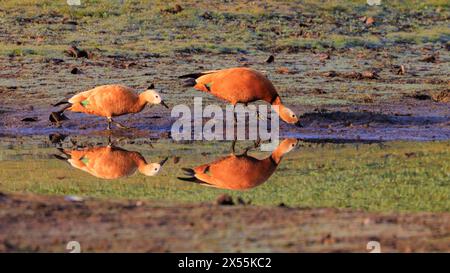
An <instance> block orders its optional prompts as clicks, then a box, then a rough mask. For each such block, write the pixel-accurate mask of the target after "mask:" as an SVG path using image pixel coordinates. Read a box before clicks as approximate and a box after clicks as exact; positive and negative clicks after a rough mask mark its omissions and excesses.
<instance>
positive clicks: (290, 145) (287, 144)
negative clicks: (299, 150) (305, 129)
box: [278, 138, 298, 154]
mask: <svg viewBox="0 0 450 273" xmlns="http://www.w3.org/2000/svg"><path fill="white" fill-rule="evenodd" d="M297 144H298V139H296V138H286V139H285V140H283V141H282V142H281V143H280V145H278V149H279V150H280V152H281V153H282V154H287V153H289V152H290V151H292V150H293V149H294V148H295V147H296V146H297Z"/></svg>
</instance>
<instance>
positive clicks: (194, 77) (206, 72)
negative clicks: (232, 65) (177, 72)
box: [178, 70, 219, 79]
mask: <svg viewBox="0 0 450 273" xmlns="http://www.w3.org/2000/svg"><path fill="white" fill-rule="evenodd" d="M217 71H219V70H210V71H204V72H196V73H190V74H185V75H181V76H178V78H179V79H197V78H200V77H201V76H204V75H208V74H211V73H215V72H217Z"/></svg>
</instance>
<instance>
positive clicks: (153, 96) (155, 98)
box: [139, 85, 169, 109]
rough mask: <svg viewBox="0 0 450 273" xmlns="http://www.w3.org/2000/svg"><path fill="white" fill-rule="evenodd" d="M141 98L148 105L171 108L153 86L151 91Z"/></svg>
mask: <svg viewBox="0 0 450 273" xmlns="http://www.w3.org/2000/svg"><path fill="white" fill-rule="evenodd" d="M139 98H141V99H142V100H144V101H145V102H146V103H150V104H161V105H162V106H164V107H166V108H167V109H168V108H169V106H167V104H166V103H165V102H164V100H163V99H162V96H161V95H160V94H159V93H158V92H156V90H155V89H154V86H153V85H152V86H150V87H149V89H147V90H145V91H144V92H142V93H140V94H139Z"/></svg>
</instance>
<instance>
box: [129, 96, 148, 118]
mask: <svg viewBox="0 0 450 273" xmlns="http://www.w3.org/2000/svg"><path fill="white" fill-rule="evenodd" d="M147 103H148V102H147V100H146V99H145V97H144V96H143V95H142V94H140V95H139V97H138V99H137V101H136V102H135V103H134V106H133V107H132V108H131V112H133V113H138V112H141V111H142V109H144V107H145V106H146V105H147Z"/></svg>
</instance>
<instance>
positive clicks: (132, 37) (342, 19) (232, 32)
mask: <svg viewBox="0 0 450 273" xmlns="http://www.w3.org/2000/svg"><path fill="white" fill-rule="evenodd" d="M81 2H82V5H81V6H72V7H71V6H69V5H67V4H66V1H63V0H60V1H49V0H45V1H36V0H24V1H19V0H3V1H2V8H1V9H0V17H1V19H0V23H2V24H3V25H5V26H7V28H8V30H9V32H11V33H16V35H14V38H13V39H8V40H2V41H0V54H9V53H11V52H10V51H8V50H5V48H11V47H15V46H16V43H17V42H20V43H22V44H23V45H24V46H34V47H43V49H42V50H40V49H39V48H38V49H35V50H34V52H35V54H38V55H44V56H46V54H48V53H52V51H48V50H46V47H47V46H49V45H51V46H56V45H58V46H67V45H68V44H70V43H74V42H75V43H79V44H81V45H82V46H83V47H85V48H95V47H98V48H101V49H103V50H107V51H114V50H119V51H127V52H130V53H139V52H150V53H158V54H169V55H171V54H176V53H180V52H181V53H196V52H208V53H217V54H229V53H236V52H242V51H246V52H255V51H283V50H287V51H291V52H292V51H296V50H301V49H302V48H318V49H321V48H326V47H330V46H332V47H335V48H345V47H380V46H390V45H391V44H395V43H404V42H408V43H413V44H421V43H428V42H443V43H445V42H447V41H449V33H448V23H447V21H446V18H448V15H449V13H450V12H449V5H448V3H447V2H446V1H431V2H430V1H427V3H426V4H424V3H423V2H422V1H384V2H383V5H382V6H381V7H370V6H368V5H367V4H366V1H321V2H317V1H312V0H307V1H267V2H266V3H265V5H256V4H247V3H246V2H244V1H236V2H234V1H233V2H231V3H223V2H222V1H217V2H212V3H209V2H208V3H201V2H198V1H180V2H179V3H180V4H181V5H182V7H183V11H181V12H179V13H177V14H167V13H164V12H161V10H163V9H166V8H170V7H173V6H174V5H175V3H171V4H168V3H167V2H165V1H150V0H141V1H124V4H120V1H106V0H82V1H81ZM362 16H374V17H375V18H376V24H375V25H374V26H372V27H370V28H366V26H365V25H364V23H362V22H361V21H360V20H359V18H360V17H362ZM67 20H73V21H76V22H77V23H78V25H77V26H76V27H71V26H69V25H66V24H65V23H64V22H65V21H67ZM19 22H25V23H19ZM18 23H19V24H18ZM36 36H42V37H44V38H45V42H44V43H43V44H41V45H37V44H36V43H35V37H36ZM13 50H15V49H13Z"/></svg>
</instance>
